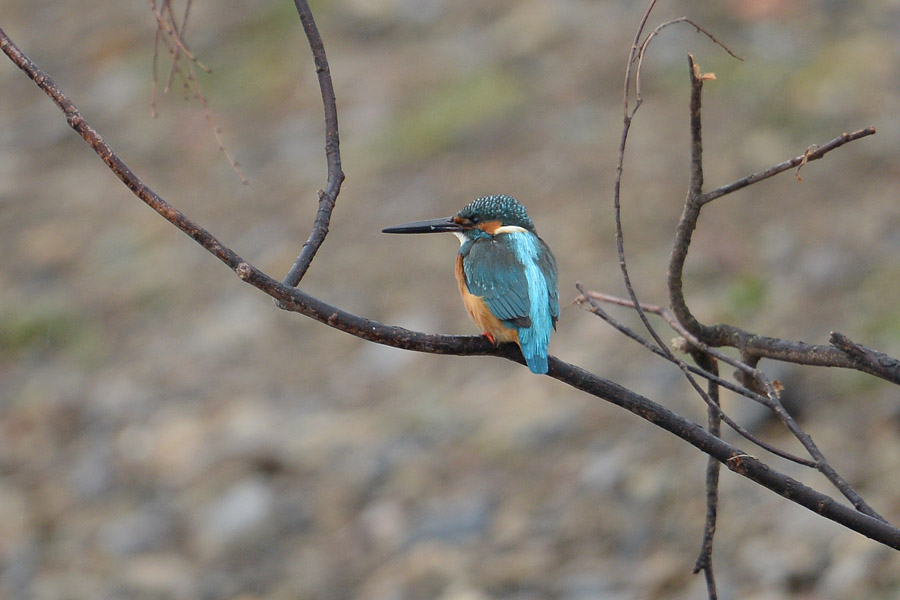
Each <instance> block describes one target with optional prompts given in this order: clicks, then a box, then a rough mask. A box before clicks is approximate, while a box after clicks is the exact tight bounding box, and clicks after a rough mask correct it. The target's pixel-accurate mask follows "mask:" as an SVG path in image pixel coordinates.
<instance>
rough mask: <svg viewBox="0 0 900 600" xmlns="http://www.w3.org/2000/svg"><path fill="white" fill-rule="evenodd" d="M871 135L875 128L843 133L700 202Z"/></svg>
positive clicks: (720, 190) (701, 201)
mask: <svg viewBox="0 0 900 600" xmlns="http://www.w3.org/2000/svg"><path fill="white" fill-rule="evenodd" d="M870 135H875V128H874V127H866V128H865V129H860V130H858V131H854V132H853V133H842V134H841V135H840V136H838V137H836V138H834V139H833V140H831V141H830V142H828V143H826V144H823V145H822V146H816V145H815V144H814V145H812V146H810V147H809V149H807V150H806V152H804V153H803V154H801V155H800V156H796V157H794V158H792V159H790V160H786V161H784V162H780V163H778V164H777V165H773V166H771V167H769V168H768V169H764V170H762V171H759V172H758V173H753V174H752V175H747V176H746V177H743V178H741V179H738V180H737V181H735V182H733V183H729V184H727V185H723V186H722V187H719V188H716V189H714V190H712V191H711V192H707V193H705V194H702V196H701V197H700V199H699V202H700V204H701V205H702V204H706V203H707V202H712V201H713V200H715V199H716V198H721V197H722V196H725V195H727V194H730V193H732V192H736V191H738V190H740V189H742V188H745V187H747V186H748V185H752V184H754V183H756V182H758V181H762V180H763V179H768V178H769V177H772V176H773V175H778V174H779V173H783V172H784V171H787V170H788V169H793V168H794V167H800V166H802V165H805V164H806V163H808V162H810V161H813V160H819V159H820V158H822V157H824V156H825V155H826V154H828V153H829V152H831V151H832V150H834V149H836V148H840V147H841V146H843V145H844V144H846V143H848V142H855V141H856V140H858V139H860V138H864V137H867V136H870Z"/></svg>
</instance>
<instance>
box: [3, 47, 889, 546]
mask: <svg viewBox="0 0 900 600" xmlns="http://www.w3.org/2000/svg"><path fill="white" fill-rule="evenodd" d="M0 51H2V52H3V53H4V54H6V55H7V56H8V57H9V58H10V60H12V62H13V63H14V64H16V65H17V66H18V67H19V68H20V69H21V70H22V71H24V72H25V73H26V74H27V75H28V77H29V78H31V79H32V80H33V81H34V82H35V83H36V84H37V85H38V86H39V87H40V88H41V89H42V90H43V91H44V92H45V93H46V94H47V95H48V96H49V97H50V98H51V99H52V100H53V102H54V103H55V104H56V105H57V106H58V107H59V108H60V109H61V110H62V111H63V112H64V114H65V115H66V120H67V122H68V123H69V125H70V126H71V127H72V128H73V129H74V130H75V131H77V132H78V133H79V135H81V137H82V138H84V140H85V141H86V142H87V143H88V144H89V145H90V146H91V147H92V148H93V149H94V151H95V152H96V153H97V155H98V156H99V157H100V158H101V160H103V162H104V163H105V164H106V165H107V166H108V167H109V168H110V169H111V170H112V171H113V173H114V174H115V175H116V176H117V177H118V178H119V179H120V180H121V181H122V182H123V183H124V184H125V185H126V186H127V187H128V188H129V189H130V190H131V191H132V192H133V193H134V194H135V195H136V196H138V198H140V199H141V200H142V201H144V202H145V203H146V204H148V205H149V206H150V207H151V208H153V209H154V210H155V211H156V212H158V213H159V214H160V215H161V216H162V217H163V218H165V219H166V220H167V221H169V222H170V223H172V224H173V225H175V226H176V227H177V228H178V229H179V230H181V231H183V232H184V233H185V234H187V235H188V236H190V237H191V238H192V239H193V240H194V241H196V242H197V243H198V244H200V245H201V246H202V247H203V248H205V249H206V250H207V251H209V252H210V253H211V254H213V255H214V256H216V257H217V258H218V259H219V260H221V261H222V262H223V263H225V264H226V265H228V266H229V267H230V268H231V269H233V270H234V271H235V272H236V273H237V275H238V276H239V277H240V278H241V279H242V280H243V281H245V282H247V283H249V284H251V285H253V286H254V287H256V288H258V289H260V290H261V291H263V292H265V293H266V294H268V295H269V296H271V297H273V298H275V299H276V300H279V301H280V302H282V303H283V304H284V305H285V307H286V308H287V309H289V310H293V311H296V312H299V313H301V314H304V315H306V316H309V317H311V318H314V319H316V320H317V321H320V322H322V323H324V324H326V325H328V326H330V327H334V328H336V329H339V330H341V331H345V332H347V333H350V334H352V335H355V336H357V337H360V338H363V339H366V340H370V341H373V342H377V343H380V344H387V345H390V346H394V347H396V348H404V349H408V350H417V351H421V352H430V353H437V354H455V355H484V354H491V355H495V356H501V357H503V358H506V359H508V360H513V361H517V362H520V363H523V362H524V361H523V360H522V356H521V353H520V352H519V351H518V349H517V348H516V346H515V345H513V344H505V345H503V346H500V347H498V348H495V347H493V346H492V345H491V344H490V343H489V342H487V341H486V340H484V339H483V338H481V337H469V336H445V335H430V334H425V333H419V332H415V331H409V330H406V329H403V328H400V327H392V326H389V325H384V324H382V323H378V322H377V321H372V320H369V319H366V318H363V317H359V316H357V315H353V314H351V313H348V312H346V311H343V310H341V309H339V308H337V307H334V306H331V305H329V304H327V303H325V302H323V301H321V300H319V299H317V298H314V297H312V296H310V295H308V294H305V293H304V292H302V291H300V290H298V289H296V288H294V287H290V286H287V285H285V284H283V283H281V282H279V281H277V280H275V279H273V278H272V277H270V276H268V275H266V274H265V273H263V272H262V271H260V270H259V269H257V268H256V267H253V266H252V265H250V264H249V263H247V262H246V261H244V260H243V259H242V258H241V257H240V256H239V255H238V254H237V253H236V252H234V251H233V250H231V249H230V248H228V247H226V246H225V245H224V244H222V243H221V242H219V241H218V240H217V239H216V238H215V237H214V236H213V235H212V234H211V233H210V232H209V231H207V230H206V229H204V228H203V227H201V226H200V225H198V224H197V223H195V222H194V221H192V220H191V219H189V218H188V217H187V216H185V215H184V214H183V213H182V212H180V211H179V210H178V209H176V208H174V207H173V206H172V205H170V204H169V203H167V202H166V201H165V200H163V199H162V198H161V197H160V196H159V195H158V194H156V192H154V191H153V190H152V189H150V188H149V187H148V186H147V185H146V184H145V183H143V182H142V181H141V180H140V179H139V178H138V177H137V176H136V175H135V174H134V172H133V171H131V169H130V168H129V167H128V166H127V165H126V164H125V163H124V162H123V161H122V160H121V159H120V158H119V157H118V156H117V155H116V154H115V153H114V152H113V151H112V149H111V148H110V146H109V145H108V144H107V143H106V142H105V141H104V140H103V138H102V137H101V136H100V134H99V133H98V132H97V131H96V130H95V129H94V128H93V127H92V126H91V125H90V124H89V123H88V122H87V121H86V120H85V119H84V118H83V117H82V115H81V113H80V112H79V111H78V109H77V107H76V106H75V105H74V104H73V103H72V101H71V100H69V98H68V97H67V96H66V95H65V94H63V93H62V91H61V90H59V88H57V87H56V85H55V84H54V83H53V81H52V79H51V78H50V77H49V76H48V75H47V74H46V73H44V72H43V71H41V70H40V69H39V68H38V67H37V65H35V64H34V63H33V62H32V61H31V60H30V59H29V58H28V57H26V56H25V55H24V54H23V53H22V52H21V51H20V50H19V49H18V48H17V47H16V46H15V45H14V44H13V43H12V41H11V40H10V39H9V37H7V35H6V33H5V32H4V31H3V30H2V29H0ZM549 375H550V376H551V377H553V378H555V379H558V380H559V381H562V382H564V383H566V384H568V385H570V386H572V387H574V388H576V389H579V390H582V391H584V392H586V393H588V394H591V395H593V396H596V397H598V398H602V399H604V400H607V401H608V402H611V403H613V404H615V405H617V406H620V407H622V408H624V409H626V410H628V411H630V412H632V413H634V414H636V415H638V416H639V417H641V418H643V419H645V420H647V421H649V422H650V423H653V424H655V425H657V426H659V427H661V428H663V429H665V430H667V431H669V432H671V433H673V434H675V435H676V436H678V437H680V438H681V439H683V440H685V441H687V442H688V443H690V444H691V445H693V446H695V447H696V448H698V449H700V450H701V451H703V452H705V453H706V454H708V455H710V456H712V457H714V458H715V459H716V460H718V461H719V462H721V463H723V464H725V466H727V467H728V468H729V469H731V470H732V471H734V472H736V473H738V474H740V475H743V476H744V477H747V478H748V479H750V480H752V481H755V482H756V483H759V484H760V485H762V486H764V487H766V488H768V489H770V490H772V491H774V492H775V493H777V494H780V495H781V496H783V497H785V498H787V499H789V500H791V501H793V502H795V503H797V504H800V505H801V506H804V507H806V508H808V509H810V510H812V511H813V512H815V513H817V514H819V515H822V516H823V517H825V518H827V519H830V520H832V521H835V522H837V523H840V524H842V525H844V526H845V527H847V528H848V529H852V530H853V531H856V532H858V533H861V534H862V535H865V536H866V537H869V538H871V539H873V540H875V541H877V542H880V543H882V544H885V545H887V546H889V547H891V548H895V549H898V550H900V529H897V528H895V527H893V526H892V525H890V524H888V523H885V522H883V521H880V520H878V519H876V518H873V517H870V516H868V515H865V514H862V513H860V512H858V511H856V510H853V509H852V508H850V507H849V506H846V505H844V504H841V503H839V502H837V501H835V500H834V499H832V498H830V497H829V496H826V495H825V494H822V493H821V492H818V491H816V490H813V489H812V488H809V487H807V486H805V485H803V484H802V483H800V482H799V481H796V480H795V479H792V478H790V477H788V476H787V475H784V474H782V473H779V472H778V471H775V470H774V469H772V468H771V467H769V466H768V465H766V464H765V463H763V462H762V461H760V460H758V459H757V458H754V457H753V456H750V455H749V454H746V453H745V452H743V451H741V450H740V449H739V448H737V447H735V446H732V445H730V444H728V443H726V442H724V441H722V440H721V439H719V438H717V437H716V436H714V435H712V434H710V433H709V432H708V431H706V430H705V429H703V428H702V427H700V426H699V425H697V424H696V423H694V422H692V421H690V420H688V419H685V418H684V417H682V416H681V415H678V414H676V413H674V412H672V411H671V410H669V409H668V408H666V407H664V406H662V405H660V404H657V403H655V402H653V401H651V400H649V399H647V398H645V397H644V396H641V395H639V394H636V393H634V392H632V391H631V390H629V389H627V388H625V387H623V386H621V385H619V384H617V383H615V382H612V381H609V380H607V379H603V378H602V377H599V376H597V375H594V374H593V373H590V372H588V371H586V370H584V369H582V368H580V367H577V366H575V365H571V364H569V363H566V362H563V361H561V360H559V359H557V358H555V357H550V371H549Z"/></svg>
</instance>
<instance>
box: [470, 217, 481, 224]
mask: <svg viewBox="0 0 900 600" xmlns="http://www.w3.org/2000/svg"><path fill="white" fill-rule="evenodd" d="M478 221H479V219H478V217H469V222H470V223H472V225H475V224H476V223H478Z"/></svg>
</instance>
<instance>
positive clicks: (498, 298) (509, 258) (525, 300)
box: [459, 236, 531, 327]
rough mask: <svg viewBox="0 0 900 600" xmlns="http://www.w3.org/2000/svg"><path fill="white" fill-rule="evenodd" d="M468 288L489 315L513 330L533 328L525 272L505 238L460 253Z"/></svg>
mask: <svg viewBox="0 0 900 600" xmlns="http://www.w3.org/2000/svg"><path fill="white" fill-rule="evenodd" d="M459 252H460V254H462V256H463V271H464V272H465V275H466V287H468V288H469V293H470V294H472V295H473V296H481V297H482V298H483V299H484V302H485V304H487V306H488V308H489V309H490V311H491V312H492V313H493V314H494V316H495V317H497V318H498V319H500V320H501V321H506V322H508V323H509V324H510V325H511V326H516V327H530V326H531V317H530V316H529V313H530V310H531V300H530V299H529V297H528V280H527V279H526V277H525V268H524V266H523V265H522V263H521V261H520V260H519V258H518V256H517V254H516V252H515V250H514V249H513V248H512V247H511V246H510V244H509V243H508V240H504V239H503V238H502V236H498V237H495V238H482V239H478V240H474V241H471V242H467V243H466V244H464V245H463V246H462V247H461V248H460V250H459Z"/></svg>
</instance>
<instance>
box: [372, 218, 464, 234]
mask: <svg viewBox="0 0 900 600" xmlns="http://www.w3.org/2000/svg"><path fill="white" fill-rule="evenodd" d="M462 230H463V227H462V225H460V224H459V223H457V222H456V221H454V220H453V217H445V218H443V219H431V220H429V221H416V222H415V223H406V224H404V225H395V226H393V227H385V228H384V229H382V230H381V233H441V232H444V231H462Z"/></svg>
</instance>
